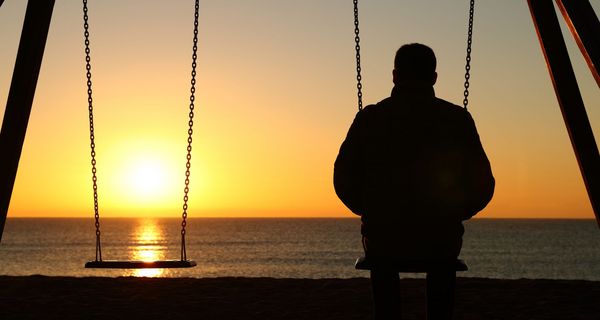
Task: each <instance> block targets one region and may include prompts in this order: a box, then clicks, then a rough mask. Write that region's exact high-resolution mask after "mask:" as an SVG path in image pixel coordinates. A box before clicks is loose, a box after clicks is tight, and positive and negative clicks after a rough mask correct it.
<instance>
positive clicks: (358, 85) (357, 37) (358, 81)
mask: <svg viewBox="0 0 600 320" xmlns="http://www.w3.org/2000/svg"><path fill="white" fill-rule="evenodd" d="M353 1H354V42H355V43H356V46H355V49H356V89H357V90H358V93H357V95H358V111H360V110H362V108H363V102H362V96H363V94H362V83H361V81H362V76H361V67H360V29H359V28H358V0H353Z"/></svg>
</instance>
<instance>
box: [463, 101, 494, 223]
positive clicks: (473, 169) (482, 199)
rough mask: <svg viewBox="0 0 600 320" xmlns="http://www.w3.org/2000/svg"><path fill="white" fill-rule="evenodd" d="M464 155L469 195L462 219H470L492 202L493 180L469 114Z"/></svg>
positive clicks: (488, 163) (488, 162)
mask: <svg viewBox="0 0 600 320" xmlns="http://www.w3.org/2000/svg"><path fill="white" fill-rule="evenodd" d="M465 129H466V137H465V140H466V142H467V143H466V150H465V151H466V152H465V153H466V154H465V160H466V161H465V166H466V167H465V170H466V172H467V179H466V181H467V183H468V184H469V185H468V192H469V195H468V196H467V199H468V201H467V203H466V208H465V211H466V212H465V216H464V217H463V219H465V220H466V219H470V218H471V217H472V216H474V215H475V214H477V213H478V212H479V211H481V210H483V208H485V206H486V205H487V204H488V203H489V202H490V201H491V200H492V196H493V195H494V188H495V183H496V181H495V179H494V176H493V174H492V168H491V165H490V161H489V160H488V158H487V156H486V154H485V151H484V150H483V146H482V145H481V141H480V139H479V134H478V133H477V129H476V127H475V122H474V121H473V118H472V117H471V115H470V114H469V113H467V117H466V124H465Z"/></svg>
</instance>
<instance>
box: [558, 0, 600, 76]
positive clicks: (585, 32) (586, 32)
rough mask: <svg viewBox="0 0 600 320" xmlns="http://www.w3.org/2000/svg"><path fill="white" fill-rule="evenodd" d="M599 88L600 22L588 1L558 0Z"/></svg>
mask: <svg viewBox="0 0 600 320" xmlns="http://www.w3.org/2000/svg"><path fill="white" fill-rule="evenodd" d="M556 4H557V5H558V7H559V8H560V11H561V13H562V15H563V17H564V18H565V21H566V22H567V25H568V26H569V29H570V30H571V34H573V38H575V42H577V46H579V49H580V50H581V53H582V54H583V57H584V58H585V61H586V62H587V64H588V66H589V67H590V70H591V71H592V75H594V79H596V83H597V84H598V87H600V74H598V68H600V37H599V35H600V21H598V16H596V13H595V12H594V8H592V5H591V4H590V2H589V1H588V0H575V1H573V0H566V1H565V0H556Z"/></svg>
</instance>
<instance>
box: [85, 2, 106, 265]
mask: <svg viewBox="0 0 600 320" xmlns="http://www.w3.org/2000/svg"><path fill="white" fill-rule="evenodd" d="M83 29H84V33H83V35H84V36H85V70H86V77H87V94H88V114H89V121H90V149H91V152H90V155H91V156H92V160H91V163H92V186H93V189H94V218H95V220H96V223H95V225H96V261H102V246H101V245H100V214H99V213H98V211H99V210H98V178H97V177H96V143H95V141H94V106H93V104H92V102H93V100H92V66H91V64H90V61H91V58H90V32H89V24H88V7H87V0H83Z"/></svg>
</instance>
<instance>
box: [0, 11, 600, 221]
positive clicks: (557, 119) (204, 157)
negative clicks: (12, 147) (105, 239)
mask: <svg viewBox="0 0 600 320" xmlns="http://www.w3.org/2000/svg"><path fill="white" fill-rule="evenodd" d="M188 2H189V1H188ZM188 2H185V3H184V2H183V1H177V2H176V3H168V4H167V3H166V2H164V1H138V2H135V1H126V2H123V1H116V0H114V1H98V2H92V3H90V24H91V41H92V47H91V50H92V64H93V83H94V102H95V108H96V138H97V152H98V157H97V158H98V179H99V182H98V184H99V196H100V210H101V215H103V216H146V215H156V216H171V217H178V216H179V215H180V213H181V212H180V211H181V210H180V208H181V205H182V200H181V198H182V196H183V193H182V190H183V180H184V175H183V174H184V170H185V167H184V164H185V146H186V142H185V138H186V130H187V128H186V123H187V107H188V98H189V93H188V92H189V72H190V63H191V57H190V55H191V36H192V34H191V31H192V18H193V6H192V5H191V2H190V3H188ZM456 3H457V2H455V1H441V0H439V1H417V0H412V1H402V2H400V1H391V0H386V1H371V2H367V1H363V3H362V4H361V33H362V39H361V40H362V51H363V79H364V88H365V97H364V101H365V102H366V103H375V102H377V101H379V100H381V99H383V98H385V97H386V96H387V95H389V92H390V89H391V86H392V84H391V67H392V60H393V54H394V51H395V49H397V47H398V46H400V45H401V44H403V43H407V42H422V43H425V44H428V45H430V46H431V47H432V48H433V49H434V50H435V51H436V53H437V55H438V73H439V81H438V84H437V85H436V92H437V94H438V96H440V97H442V98H445V99H447V100H450V101H453V102H455V103H460V101H462V84H463V77H464V54H465V53H464V51H465V40H466V35H465V30H466V18H467V4H468V3H467V1H464V4H463V5H461V6H460V7H457V6H456ZM25 4H26V2H25V1H8V2H6V3H4V4H3V6H2V8H0V38H1V39H3V46H2V47H0V57H1V59H0V61H2V64H0V100H2V101H6V98H7V95H8V90H9V86H10V78H11V74H12V68H13V66H14V60H15V56H16V51H17V46H18V40H19V35H20V29H21V26H22V22H23V16H24V12H25ZM477 5H478V7H477V8H476V18H475V38H474V48H473V63H472V68H473V71H472V83H471V99H470V100H471V107H470V111H471V113H472V115H473V117H474V119H475V120H476V122H477V126H478V129H479V132H480V136H481V139H482V142H483V144H484V147H485V148H486V150H487V152H488V156H489V158H490V160H491V162H492V166H493V170H494V174H495V176H496V180H497V188H496V194H495V197H494V199H493V200H492V202H491V204H490V205H489V206H488V208H486V209H485V210H484V211H483V212H482V213H481V214H480V216H481V217H573V218H592V217H593V213H592V210H591V207H590V204H589V201H588V198H587V194H586V192H585V188H584V185H583V182H582V179H581V175H580V173H579V169H578V166H577V163H576V160H575V157H574V155H573V151H572V149H571V145H570V142H569V138H568V136H567V131H566V129H565V126H564V123H563V120H562V117H561V114H560V111H559V108H558V103H557V101H556V97H555V95H554V91H553V89H552V85H551V82H550V80H549V77H548V72H547V69H546V65H545V63H544V60H543V57H542V54H541V50H540V48H539V43H538V40H537V37H536V35H535V31H534V28H533V25H532V22H531V17H530V14H529V11H528V8H527V5H526V1H502V2H500V1H497V2H478V4H477ZM592 5H593V6H594V7H595V8H596V10H597V12H598V11H600V10H599V9H598V8H600V1H592ZM80 6H81V5H80V3H79V1H57V3H56V6H55V9H54V16H53V21H52V24H51V28H50V34H49V37H48V42H47V47H46V52H45V57H44V63H43V65H42V70H41V74H40V78H39V81H38V87H37V93H36V97H35V101H34V105H33V111H32V114H31V119H30V124H29V129H28V133H27V137H26V141H25V145H24V149H23V154H22V157H21V163H20V167H19V172H18V176H17V181H16V185H15V189H14V192H13V197H12V201H11V206H10V211H9V217H19V216H44V217H49V216H92V214H93V212H92V192H91V191H92V189H91V173H90V165H89V140H88V131H87V130H88V128H87V104H86V91H85V90H86V89H85V82H84V81H85V74H84V71H85V69H84V66H85V61H84V52H83V34H82V33H83V32H82V17H81V7H80ZM564 30H565V31H566V29H564ZM352 32H353V24H352V7H351V3H350V2H348V1H341V0H336V1H318V0H307V1H293V2H292V1H276V0H270V1H241V0H238V1H225V2H224V1H202V2H201V15H200V34H199V61H198V104H197V108H198V110H197V116H196V127H195V133H194V154H193V163H192V178H191V179H192V183H191V190H192V191H191V195H190V197H191V200H190V208H191V209H190V216H192V217H204V216H302V217H314V216H332V217H349V216H350V213H349V211H348V210H347V209H346V208H345V207H344V206H343V205H342V204H341V203H340V202H339V200H338V199H337V198H336V196H335V193H334V191H333V186H332V182H331V180H332V168H333V161H334V159H335V156H336V154H337V151H338V148H339V145H340V143H341V141H342V140H343V138H344V136H345V134H346V131H347V128H348V126H349V124H350V122H351V121H352V119H353V117H354V115H355V113H356V101H355V100H356V98H355V96H356V93H355V83H354V81H355V80H354V79H355V74H354V72H355V69H354V68H355V67H354V51H353V50H354V44H353V33H352ZM565 35H566V36H567V41H568V45H569V48H570V54H571V58H572V60H573V64H574V67H575V71H576V74H577V77H578V81H579V85H580V89H581V91H582V94H583V97H584V101H585V102H586V105H587V107H588V115H589V117H590V121H591V123H592V126H593V128H594V130H595V131H596V135H598V133H597V131H598V128H599V125H600V110H598V108H596V107H597V106H598V105H600V92H599V90H598V87H597V85H596V84H595V82H594V80H593V78H592V77H591V74H590V72H589V70H588V69H587V66H586V65H585V63H584V62H583V60H582V58H581V54H580V52H579V51H578V50H577V48H576V46H575V45H574V44H573V42H572V40H571V36H570V34H568V33H566V34H565ZM3 106H4V104H2V107H0V108H2V109H0V115H3V112H4V107H3Z"/></svg>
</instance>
